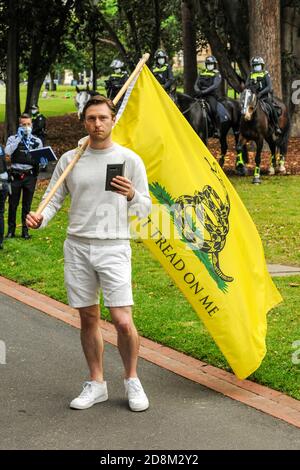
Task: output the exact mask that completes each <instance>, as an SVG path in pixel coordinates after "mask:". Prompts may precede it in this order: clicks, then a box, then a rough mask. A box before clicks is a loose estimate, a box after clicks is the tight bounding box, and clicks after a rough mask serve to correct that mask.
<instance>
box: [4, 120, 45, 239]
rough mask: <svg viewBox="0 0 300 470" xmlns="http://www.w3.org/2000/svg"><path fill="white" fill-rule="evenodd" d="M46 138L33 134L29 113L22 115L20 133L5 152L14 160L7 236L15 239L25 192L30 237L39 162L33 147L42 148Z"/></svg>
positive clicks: (25, 230)
mask: <svg viewBox="0 0 300 470" xmlns="http://www.w3.org/2000/svg"><path fill="white" fill-rule="evenodd" d="M42 147H43V144H42V141H41V140H40V139H39V138H38V137H35V136H33V135H32V121H31V117H30V116H29V114H22V115H21V117H20V120H19V128H18V132H17V134H16V135H12V136H10V137H9V138H8V140H7V143H6V147H5V154H6V155H8V156H10V159H11V168H10V175H11V180H12V181H11V195H10V196H9V207H8V233H7V238H13V237H14V236H15V230H16V215H17V208H18V205H19V201H20V197H21V192H22V193H23V196H22V237H23V238H25V239H29V238H30V235H29V233H28V228H27V225H26V215H27V214H28V213H29V212H30V208H31V202H32V198H33V194H34V191H35V186H36V181H37V175H38V171H39V168H38V165H35V164H33V162H32V159H31V156H30V153H29V152H30V150H33V149H36V148H42Z"/></svg>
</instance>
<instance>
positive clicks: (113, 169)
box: [105, 163, 125, 191]
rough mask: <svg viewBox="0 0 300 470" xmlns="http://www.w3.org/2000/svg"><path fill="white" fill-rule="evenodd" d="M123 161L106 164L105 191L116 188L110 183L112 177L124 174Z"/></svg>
mask: <svg viewBox="0 0 300 470" xmlns="http://www.w3.org/2000/svg"><path fill="white" fill-rule="evenodd" d="M124 168H125V163H114V164H108V165H107V167H106V181H105V191H117V189H116V188H115V187H114V186H112V185H111V182H112V179H113V178H115V177H116V176H124Z"/></svg>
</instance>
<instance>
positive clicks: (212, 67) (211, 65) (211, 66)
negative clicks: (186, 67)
mask: <svg viewBox="0 0 300 470" xmlns="http://www.w3.org/2000/svg"><path fill="white" fill-rule="evenodd" d="M206 68H207V70H214V68H215V65H214V64H207V66H206Z"/></svg>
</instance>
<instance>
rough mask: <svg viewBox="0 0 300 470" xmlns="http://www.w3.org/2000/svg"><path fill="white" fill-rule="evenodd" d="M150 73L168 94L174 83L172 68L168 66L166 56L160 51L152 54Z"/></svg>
mask: <svg viewBox="0 0 300 470" xmlns="http://www.w3.org/2000/svg"><path fill="white" fill-rule="evenodd" d="M152 73H153V75H154V76H155V78H156V79H157V80H158V81H159V83H160V84H161V85H162V87H163V88H164V89H165V90H166V92H167V93H170V92H171V90H172V85H173V84H174V83H175V78H174V75H173V72H172V67H171V65H170V64H168V56H167V54H166V52H165V51H163V50H162V49H158V50H157V51H156V52H155V54H154V66H153V68H152Z"/></svg>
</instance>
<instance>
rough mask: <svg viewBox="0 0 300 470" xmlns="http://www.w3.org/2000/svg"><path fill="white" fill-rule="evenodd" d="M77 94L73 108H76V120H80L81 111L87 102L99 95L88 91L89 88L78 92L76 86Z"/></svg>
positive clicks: (78, 89)
mask: <svg viewBox="0 0 300 470" xmlns="http://www.w3.org/2000/svg"><path fill="white" fill-rule="evenodd" d="M76 91H77V94H76V96H75V98H74V99H75V106H76V108H77V114H78V119H80V120H82V111H83V108H84V106H85V104H86V103H87V101H88V100H89V99H90V98H92V97H93V96H96V95H100V93H98V92H97V91H93V90H90V89H89V86H87V87H86V89H83V90H80V88H78V86H76Z"/></svg>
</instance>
